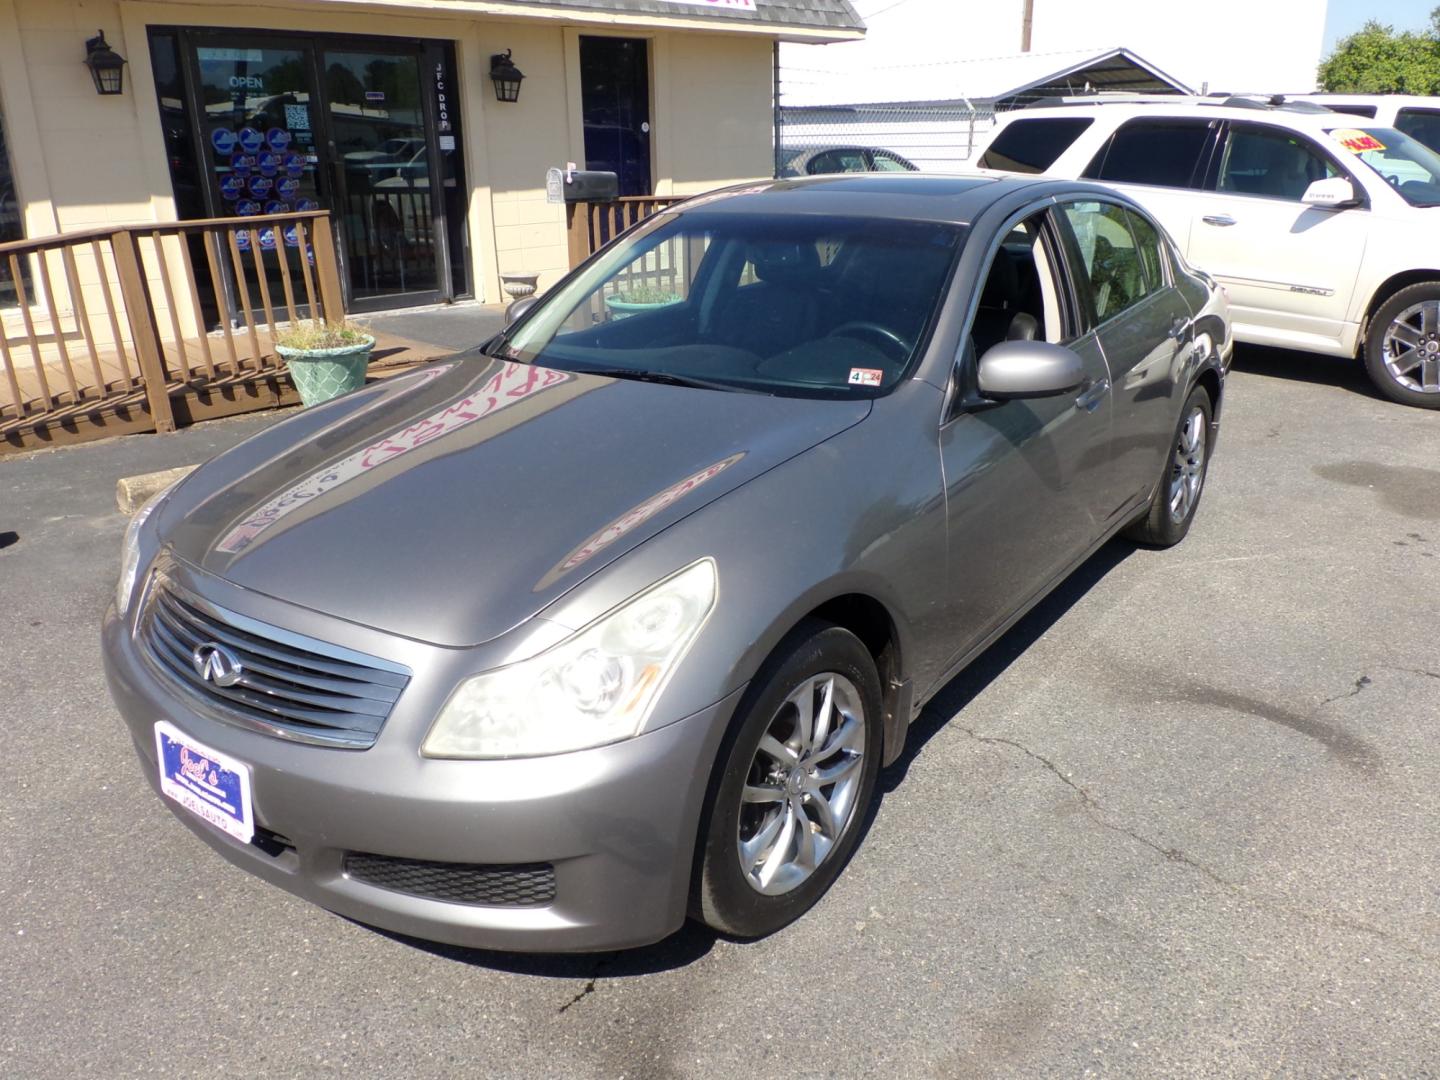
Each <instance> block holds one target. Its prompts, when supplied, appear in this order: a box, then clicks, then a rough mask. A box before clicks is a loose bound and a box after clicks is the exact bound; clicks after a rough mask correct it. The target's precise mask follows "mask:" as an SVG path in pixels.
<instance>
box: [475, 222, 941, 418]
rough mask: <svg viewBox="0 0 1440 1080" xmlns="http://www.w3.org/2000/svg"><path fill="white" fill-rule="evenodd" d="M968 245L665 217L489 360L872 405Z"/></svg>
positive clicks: (906, 358) (583, 277)
mask: <svg viewBox="0 0 1440 1080" xmlns="http://www.w3.org/2000/svg"><path fill="white" fill-rule="evenodd" d="M962 238H963V230H962V229H961V228H960V227H958V226H954V225H937V224H933V223H929V222H924V223H921V222H908V221H891V220H884V219H875V218H853V217H831V216H822V215H794V216H786V217H780V216H776V215H770V214H765V215H761V214H738V213H714V212H709V213H707V212H705V211H702V210H691V211H688V212H682V213H668V214H662V215H658V216H656V217H655V218H653V219H651V221H650V222H649V223H647V224H646V225H644V226H642V227H641V228H639V229H637V230H636V231H635V232H634V233H632V234H631V235H629V236H627V237H625V238H624V239H622V240H621V241H619V242H618V243H617V244H615V245H614V246H613V247H611V248H608V249H606V250H604V251H602V252H601V253H600V254H599V255H598V256H597V257H596V258H595V259H593V260H591V262H590V263H588V264H587V265H586V266H585V267H584V268H583V269H582V270H581V271H580V273H579V274H577V275H576V276H575V277H574V278H572V279H571V280H570V281H569V282H568V283H567V284H565V285H564V286H562V287H561V288H559V289H557V290H556V291H554V292H552V293H551V294H550V295H549V296H548V297H546V299H545V301H544V302H542V303H541V304H540V305H538V306H537V307H536V308H535V310H533V311H532V312H530V313H529V315H528V316H527V317H526V318H525V319H523V320H522V321H521V322H519V323H517V324H516V325H515V326H514V327H513V328H511V330H510V331H509V332H508V333H507V334H506V335H505V337H503V338H502V339H501V340H500V341H499V342H498V343H497V346H496V347H495V348H493V349H492V350H491V351H492V352H493V353H495V354H496V355H499V356H503V357H505V358H506V359H510V360H522V361H526V362H530V363H538V364H544V365H546V366H547V367H554V368H561V369H563V370H567V371H592V372H602V373H604V374H606V375H614V376H618V377H630V378H651V379H654V380H655V381H664V382H680V383H689V384H692V385H700V386H705V387H707V388H710V389H723V390H750V391H758V392H761V393H767V394H778V395H788V396H800V397H873V396H875V395H876V394H879V393H884V392H885V391H887V390H889V389H891V388H892V387H893V386H894V385H895V384H896V383H897V382H899V380H900V379H901V378H902V377H904V375H905V374H906V373H907V372H908V370H909V368H910V365H911V363H912V362H913V361H914V359H915V357H916V356H917V355H918V352H919V350H920V348H921V347H922V345H923V344H924V339H925V337H926V335H927V333H928V331H929V328H930V323H931V320H932V318H933V316H934V313H935V311H936V308H937V307H938V306H939V303H940V299H941V295H942V293H943V292H944V289H945V286H946V283H947V281H948V280H949V275H950V268H951V266H952V265H953V264H954V262H955V257H956V254H957V253H958V252H959V250H960V247H961V242H962Z"/></svg>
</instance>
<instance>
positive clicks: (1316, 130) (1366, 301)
mask: <svg viewBox="0 0 1440 1080" xmlns="http://www.w3.org/2000/svg"><path fill="white" fill-rule="evenodd" d="M977 166H978V167H979V169H980V170H982V171H985V170H999V171H1004V172H1011V173H1014V172H1020V173H1042V172H1043V173H1048V174H1050V175H1054V176H1058V177H1064V178H1069V179H1077V178H1082V177H1083V178H1086V179H1091V180H1101V181H1104V182H1106V183H1109V184H1112V185H1113V186H1115V187H1117V188H1119V189H1120V190H1121V191H1124V192H1125V193H1126V194H1128V195H1129V196H1131V197H1132V198H1134V199H1135V200H1137V201H1138V202H1139V203H1140V204H1141V205H1143V206H1145V207H1146V208H1147V209H1149V210H1150V212H1151V213H1153V214H1154V215H1155V216H1156V217H1157V218H1158V219H1159V220H1160V221H1161V223H1162V224H1164V225H1165V227H1166V228H1167V229H1168V230H1169V231H1170V234H1171V235H1172V237H1174V239H1175V241H1176V242H1177V244H1178V246H1179V247H1180V249H1181V250H1182V251H1183V252H1184V253H1185V256H1186V258H1187V260H1188V261H1189V262H1190V263H1192V264H1193V265H1195V266H1198V267H1201V268H1202V269H1204V270H1207V271H1209V272H1210V273H1211V274H1212V275H1214V276H1215V277H1216V278H1217V279H1218V280H1219V281H1220V282H1221V284H1223V285H1224V286H1225V288H1226V290H1227V291H1228V293H1229V296H1230V304H1231V315H1232V318H1233V320H1234V331H1235V337H1236V338H1237V339H1238V340H1240V341H1247V342H1253V343H1256V344H1262V345H1278V346H1282V347H1285V348H1291V349H1302V350H1305V351H1307V352H1316V353H1327V354H1330V355H1335V356H1357V355H1358V356H1361V357H1362V358H1363V359H1364V362H1365V366H1366V369H1367V370H1368V371H1369V373H1370V377H1371V378H1372V379H1373V380H1374V381H1375V384H1376V386H1378V387H1379V388H1380V390H1381V392H1382V393H1384V394H1385V395H1386V396H1387V397H1389V398H1391V399H1393V400H1395V401H1399V402H1402V403H1404V404H1407V405H1419V406H1423V407H1425V408H1432V409H1435V408H1440V156H1437V155H1436V154H1435V153H1434V152H1433V151H1431V150H1429V149H1428V148H1426V147H1425V146H1424V145H1422V144H1421V143H1419V142H1418V141H1416V140H1415V139H1413V138H1411V137H1410V136H1408V135H1405V134H1403V133H1402V132H1400V131H1398V130H1396V129H1395V128H1392V127H1386V126H1381V125H1378V124H1376V123H1374V122H1372V121H1370V120H1368V119H1366V118H1364V117H1359V116H1355V115H1341V114H1337V113H1335V112H1331V111H1330V110H1328V109H1323V108H1321V107H1320V106H1318V105H1313V104H1309V105H1305V104H1285V105H1280V106H1268V105H1265V104H1263V103H1260V102H1257V101H1255V100H1253V99H1234V98H1232V99H1229V100H1228V101H1226V102H1223V103H1216V102H1215V101H1214V100H1213V99H1208V100H1207V99H1204V98H1181V97H1176V98H1169V99H1166V98H1150V99H1145V100H1124V101H1121V100H1115V101H1106V100H1104V99H1100V100H1099V101H1097V100H1096V99H1095V98H1093V97H1092V98H1087V99H1081V100H1079V101H1075V102H1072V103H1069V104H1064V105H1058V106H1048V107H1032V108H1028V109H1022V110H1018V111H1016V112H1014V113H1011V114H1010V115H1009V116H1007V117H1005V119H1004V120H1003V122H1002V123H1001V124H1000V125H999V126H998V127H997V128H996V129H995V130H994V131H993V132H991V133H990V137H989V139H988V140H987V142H986V143H985V145H984V146H983V147H981V148H980V153H979V156H978V158H977Z"/></svg>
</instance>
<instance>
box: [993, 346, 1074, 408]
mask: <svg viewBox="0 0 1440 1080" xmlns="http://www.w3.org/2000/svg"><path fill="white" fill-rule="evenodd" d="M1084 384H1085V365H1084V363H1083V362H1082V361H1081V359H1080V357H1079V356H1077V355H1076V354H1075V353H1074V352H1072V351H1071V350H1069V349H1067V348H1065V346H1063V345H1051V344H1050V343H1049V342H1047V341H1002V342H1001V343H1000V344H999V345H993V346H991V347H990V348H989V349H987V350H986V351H985V355H984V356H982V357H980V367H979V370H978V371H977V372H976V388H977V389H978V390H979V391H980V394H981V396H982V397H987V398H989V399H990V400H991V401H1015V400H1018V399H1021V398H1041V397H1054V396H1055V395H1057V394H1068V393H1072V392H1074V391H1076V390H1079V389H1080V387H1081V386H1083V385H1084Z"/></svg>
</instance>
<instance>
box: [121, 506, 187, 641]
mask: <svg viewBox="0 0 1440 1080" xmlns="http://www.w3.org/2000/svg"><path fill="white" fill-rule="evenodd" d="M179 482H180V481H178V480H177V481H175V483H176V484H178V483H179ZM174 490H175V484H171V485H170V486H169V487H167V488H165V489H164V490H163V491H160V492H158V493H156V494H155V495H152V496H151V497H150V498H149V499H147V500H145V504H144V505H143V506H141V507H140V509H139V510H136V511H135V513H134V515H133V516H132V517H131V518H130V524H129V525H126V526H125V539H124V541H122V543H121V547H120V580H119V581H117V582H115V610H116V611H118V612H119V613H120V614H121V615H124V614H125V611H126V609H127V608H128V607H129V606H130V596H131V594H132V593H133V592H134V591H135V576H136V575H137V574H139V573H140V529H141V527H143V526H144V524H145V521H146V519H147V518H149V516H150V515H151V514H153V513H154V512H155V508H156V507H158V506H159V505H160V504H161V503H162V502H164V501H165V497H166V496H167V495H169V494H170V492H172V491H174Z"/></svg>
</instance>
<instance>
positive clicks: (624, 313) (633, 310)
mask: <svg viewBox="0 0 1440 1080" xmlns="http://www.w3.org/2000/svg"><path fill="white" fill-rule="evenodd" d="M678 303H680V297H678V296H677V297H676V298H675V299H674V300H664V301H661V302H660V303H658V304H632V303H630V302H629V301H626V300H616V299H615V298H614V297H613V296H607V297H606V298H605V306H606V307H608V308H609V309H610V310H611V311H613V312H614V313H615V318H617V319H628V318H629V317H630V316H631V315H638V314H640V312H642V311H657V310H659V309H660V308H662V307H669V306H670V305H671V304H678Z"/></svg>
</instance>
